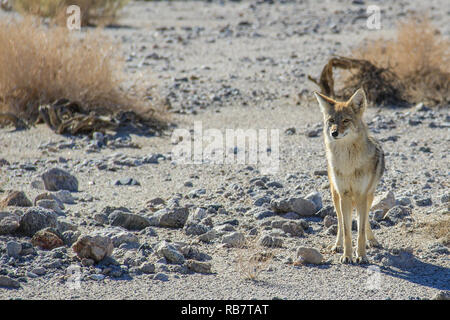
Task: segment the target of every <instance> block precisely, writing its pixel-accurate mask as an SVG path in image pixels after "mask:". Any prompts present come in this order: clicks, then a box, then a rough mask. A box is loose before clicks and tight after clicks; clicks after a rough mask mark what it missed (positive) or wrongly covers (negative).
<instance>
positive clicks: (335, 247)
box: [328, 244, 342, 253]
mask: <svg viewBox="0 0 450 320" xmlns="http://www.w3.org/2000/svg"><path fill="white" fill-rule="evenodd" d="M328 249H329V250H330V251H331V252H332V253H338V252H342V246H341V245H339V244H330V245H329V246H328Z"/></svg>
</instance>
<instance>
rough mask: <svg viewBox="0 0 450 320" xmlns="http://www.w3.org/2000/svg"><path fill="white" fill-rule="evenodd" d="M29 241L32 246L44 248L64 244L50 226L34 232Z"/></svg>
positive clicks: (47, 248)
mask: <svg viewBox="0 0 450 320" xmlns="http://www.w3.org/2000/svg"><path fill="white" fill-rule="evenodd" d="M31 243H32V244H33V246H35V247H39V248H41V249H44V250H52V249H54V248H58V247H62V246H63V245H64V242H63V241H62V240H61V238H60V237H59V236H58V234H57V232H56V231H55V230H52V228H45V229H42V230H39V231H38V232H36V233H35V234H34V235H33V237H32V238H31Z"/></svg>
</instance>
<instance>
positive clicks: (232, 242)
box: [222, 231, 245, 248]
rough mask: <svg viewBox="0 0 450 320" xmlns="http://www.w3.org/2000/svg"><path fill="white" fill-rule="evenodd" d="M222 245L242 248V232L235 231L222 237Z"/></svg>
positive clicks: (243, 238)
mask: <svg viewBox="0 0 450 320" xmlns="http://www.w3.org/2000/svg"><path fill="white" fill-rule="evenodd" d="M222 243H224V244H226V245H228V246H230V247H236V248H237V247H242V246H243V245H244V244H245V236H244V234H243V233H242V232H239V231H235V232H232V233H230V234H228V235H225V236H223V237H222Z"/></svg>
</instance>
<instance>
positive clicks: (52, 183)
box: [42, 168, 78, 192]
mask: <svg viewBox="0 0 450 320" xmlns="http://www.w3.org/2000/svg"><path fill="white" fill-rule="evenodd" d="M42 180H43V181H44V186H45V189H46V190H48V191H59V190H67V191H71V192H77V191H78V180H77V178H75V177H74V176H73V175H71V174H70V173H69V172H67V171H65V170H62V169H60V168H52V169H50V170H47V171H45V172H44V173H43V174H42Z"/></svg>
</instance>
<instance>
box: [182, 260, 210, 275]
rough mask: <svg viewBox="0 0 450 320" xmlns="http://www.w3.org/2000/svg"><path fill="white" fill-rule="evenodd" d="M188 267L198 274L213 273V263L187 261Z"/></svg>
mask: <svg viewBox="0 0 450 320" xmlns="http://www.w3.org/2000/svg"><path fill="white" fill-rule="evenodd" d="M186 266H187V267H188V269H189V270H191V271H193V272H197V273H204V274H209V273H211V263H209V262H201V261H195V260H187V261H186Z"/></svg>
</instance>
